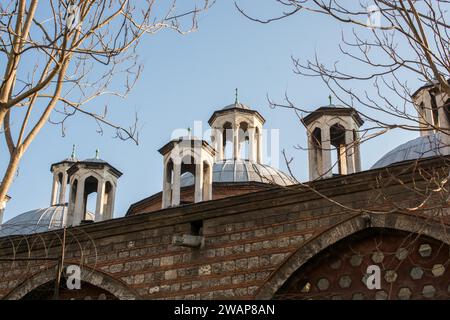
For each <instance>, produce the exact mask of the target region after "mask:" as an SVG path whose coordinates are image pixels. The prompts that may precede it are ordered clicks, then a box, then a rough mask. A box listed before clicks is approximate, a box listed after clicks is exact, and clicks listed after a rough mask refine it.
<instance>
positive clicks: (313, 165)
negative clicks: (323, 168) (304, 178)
mask: <svg viewBox="0 0 450 320" xmlns="http://www.w3.org/2000/svg"><path fill="white" fill-rule="evenodd" d="M313 139H314V138H313V137H312V135H311V133H309V132H308V161H309V180H311V181H312V180H316V179H317V178H318V177H319V170H318V165H320V164H319V163H318V159H317V157H316V154H317V150H316V145H315V144H314V141H313ZM320 151H321V150H320Z"/></svg>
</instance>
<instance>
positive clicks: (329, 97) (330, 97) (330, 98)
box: [328, 94, 333, 106]
mask: <svg viewBox="0 0 450 320" xmlns="http://www.w3.org/2000/svg"><path fill="white" fill-rule="evenodd" d="M328 99H329V100H330V106H331V105H333V103H332V99H333V97H332V96H331V94H330V95H329V96H328Z"/></svg>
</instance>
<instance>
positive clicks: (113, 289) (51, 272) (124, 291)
mask: <svg viewBox="0 0 450 320" xmlns="http://www.w3.org/2000/svg"><path fill="white" fill-rule="evenodd" d="M67 265H69V264H67ZM55 274H56V267H53V268H48V269H46V270H45V271H42V272H40V273H37V274H34V275H33V276H31V277H29V278H28V279H26V280H25V281H23V282H22V283H21V284H20V285H19V286H17V287H16V288H14V289H13V290H12V291H11V292H10V293H8V294H7V295H6V296H5V297H4V299H5V300H19V299H21V298H23V297H24V296H25V295H26V294H28V293H30V292H31V291H33V290H34V289H36V288H38V287H40V286H41V285H44V284H46V283H48V282H51V281H53V280H55ZM81 279H82V281H83V282H85V283H89V284H91V285H93V286H96V287H98V288H100V289H103V290H105V291H108V292H109V293H111V294H112V295H114V296H115V297H116V298H118V299H120V300H139V299H140V297H139V295H138V294H137V293H136V292H135V291H134V290H132V289H131V288H129V287H128V286H127V285H126V284H125V283H123V282H122V281H120V280H117V279H114V278H112V277H110V276H108V275H106V274H105V273H103V272H100V271H98V270H94V269H91V268H88V267H86V266H82V268H81Z"/></svg>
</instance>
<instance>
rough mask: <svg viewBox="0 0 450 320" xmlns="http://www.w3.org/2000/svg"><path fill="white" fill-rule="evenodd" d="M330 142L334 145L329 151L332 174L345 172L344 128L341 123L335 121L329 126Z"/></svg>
mask: <svg viewBox="0 0 450 320" xmlns="http://www.w3.org/2000/svg"><path fill="white" fill-rule="evenodd" d="M330 144H331V145H332V146H333V147H334V152H332V153H331V160H332V162H331V163H332V166H333V169H332V170H333V174H336V175H341V174H347V157H346V144H345V128H344V127H343V126H342V125H340V124H338V123H336V124H334V125H332V126H331V127H330ZM333 153H334V154H333Z"/></svg>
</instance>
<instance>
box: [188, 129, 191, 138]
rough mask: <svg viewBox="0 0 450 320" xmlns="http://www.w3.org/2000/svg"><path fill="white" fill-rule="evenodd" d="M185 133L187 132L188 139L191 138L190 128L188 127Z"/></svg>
mask: <svg viewBox="0 0 450 320" xmlns="http://www.w3.org/2000/svg"><path fill="white" fill-rule="evenodd" d="M187 131H188V137H189V138H190V137H191V127H188V128H187Z"/></svg>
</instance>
